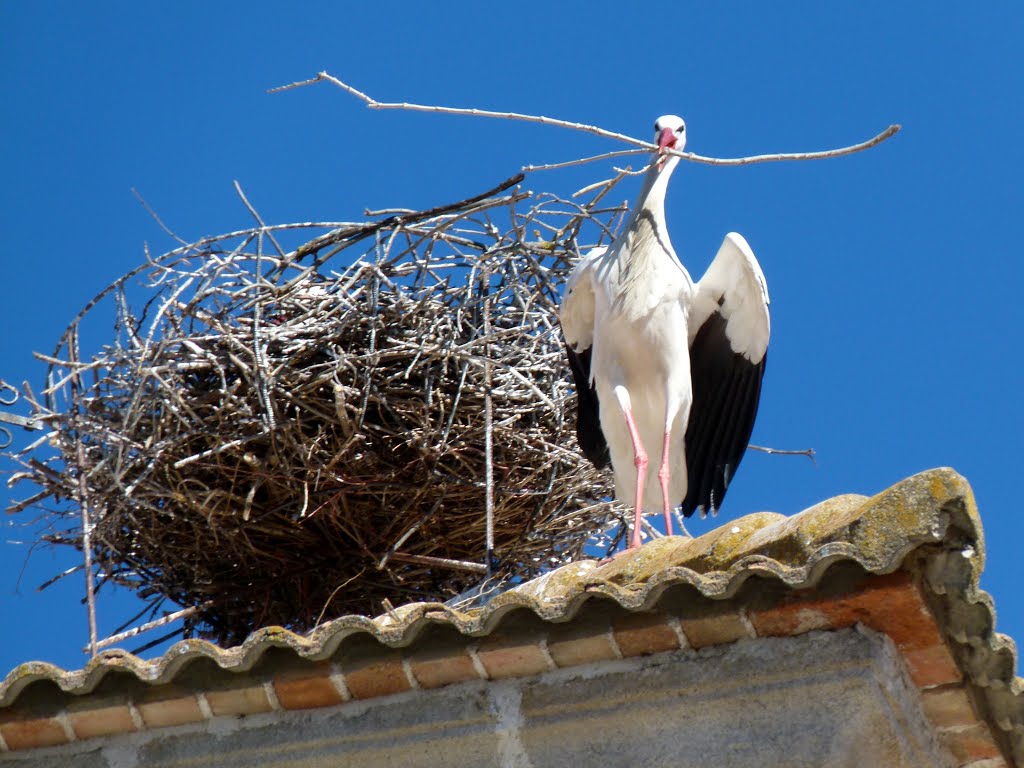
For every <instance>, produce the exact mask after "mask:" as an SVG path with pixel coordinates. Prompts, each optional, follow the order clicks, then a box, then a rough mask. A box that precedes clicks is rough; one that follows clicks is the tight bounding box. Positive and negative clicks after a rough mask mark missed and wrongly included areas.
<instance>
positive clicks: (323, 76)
mask: <svg viewBox="0 0 1024 768" xmlns="http://www.w3.org/2000/svg"><path fill="white" fill-rule="evenodd" d="M325 81H326V82H329V83H333V84H334V85H336V86H338V87H339V88H341V89H342V90H344V91H346V92H347V93H350V94H352V95H353V96H355V97H356V98H358V99H360V100H361V101H363V102H364V103H365V104H366V106H367V107H369V108H370V109H404V110H409V111H413V112H434V113H441V114H446V115H470V116H473V117H493V118H498V119H503V120H522V121H525V122H530V123H540V124H542V125H556V126H558V127H560V128H570V129H572V130H575V131H583V132H585V133H593V134H595V135H597V136H602V137H604V138H607V139H615V140H616V141H623V142H625V143H627V144H633V145H634V146H637V147H641V148H642V149H643V150H646V151H650V152H654V151H657V150H658V147H657V145H655V144H652V143H651V142H649V141H642V140H640V139H634V138H633V137H632V136H627V135H626V134H623V133H616V132H614V131H608V130H605V129H604V128H599V127H598V126H596V125H585V124H583V123H575V122H572V121H571V120H561V119H559V118H554V117H547V116H545V115H526V114H522V113H519V112H495V111H492V110H487V109H467V108H464V107H444V106H438V105H433V104H413V103H409V102H385V101H377V100H376V99H374V98H373V97H372V96H369V95H367V94H365V93H363V92H362V91H360V90H358V89H357V88H354V87H352V86H351V85H349V84H348V83H344V82H342V81H341V80H339V79H338V78H336V77H334V76H333V75H330V74H328V73H327V72H320V73H319V74H317V76H316V77H314V78H311V79H309V80H303V81H301V82H295V83H289V84H288V85H282V86H280V87H278V88H271V89H270V90H269V91H268V93H278V92H280V91H287V90H290V89H292V88H301V87H302V86H306V85H313V84H314V83H319V82H325ZM900 128H901V126H900V125H898V124H895V125H890V126H889V127H888V128H886V129H885V130H884V131H882V132H881V133H879V134H878V135H877V136H874V137H872V138H870V139H868V140H867V141H862V142H861V143H859V144H853V145H851V146H848V147H839V148H836V149H827V150H822V151H820V152H783V153H776V154H768V155H753V156H751V157H735V158H717V157H705V156H703V155H697V154H694V153H692V152H676V151H672V150H669V154H673V155H677V156H679V157H681V158H683V159H684V160H691V161H693V162H695V163H706V164H708V165H750V164H751V163H766V162H770V161H776V160H820V159H823V158H828V157H841V156H842V155H850V154H853V153H854V152H861V151H863V150H865V149H870V148H871V147H874V146H875V145H877V144H880V143H882V142H883V141H885V140H886V139H888V138H889V137H891V136H895V135H896V134H897V133H898V132H899V130H900ZM632 151H635V150H632ZM630 153H631V151H625V152H622V153H621V154H630ZM615 155H616V153H608V154H607V155H596V156H594V157H589V158H583V159H581V160H568V161H566V162H564V163H552V164H549V165H540V166H532V165H527V166H524V167H523V172H524V173H528V172H530V171H535V170H549V169H553V168H565V167H568V166H571V165H579V164H581V163H589V162H592V161H594V160H600V159H603V158H604V157H612V156H615Z"/></svg>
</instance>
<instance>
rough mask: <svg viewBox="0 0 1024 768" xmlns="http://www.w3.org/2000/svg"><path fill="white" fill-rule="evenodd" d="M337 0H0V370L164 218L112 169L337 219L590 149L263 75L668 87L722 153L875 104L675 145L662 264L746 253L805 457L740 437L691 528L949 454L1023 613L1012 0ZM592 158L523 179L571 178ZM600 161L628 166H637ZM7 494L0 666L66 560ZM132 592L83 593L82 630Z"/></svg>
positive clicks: (52, 657)
mask: <svg viewBox="0 0 1024 768" xmlns="http://www.w3.org/2000/svg"><path fill="white" fill-rule="evenodd" d="M353 5H355V4H349V3H346V4H342V3H324V4H322V5H316V4H313V5H304V6H302V8H301V9H300V8H297V7H296V5H295V4H291V3H288V4H285V3H281V4H272V3H263V2H253V3H244V4H243V3H237V4H229V3H217V4H210V3H198V2H182V3H174V4H170V3H165V4H148V3H103V4H84V3H71V2H63V3H62V2H56V3H14V2H0V89H2V93H3V94H4V101H3V106H2V108H0V110H2V111H0V115H2V118H0V167H2V168H3V178H4V184H3V185H2V187H0V195H2V205H0V224H2V226H3V232H4V254H3V257H2V259H3V280H2V283H0V328H2V329H3V332H2V333H0V378H3V379H6V380H7V381H11V382H20V381H22V380H24V379H28V380H29V381H31V382H32V383H33V384H34V385H36V386H37V388H38V384H39V382H40V380H41V377H42V374H43V371H44V369H43V366H42V364H40V363H38V362H36V361H35V360H33V358H32V352H33V351H43V352H49V351H50V350H51V349H52V348H53V346H54V344H55V342H56V340H57V338H58V337H59V335H60V333H61V332H62V331H63V329H64V327H65V326H66V325H67V323H68V321H69V320H70V319H71V317H72V316H73V315H74V313H75V312H76V311H77V310H78V309H79V308H80V307H81V306H82V305H83V304H85V302H86V301H88V300H89V299H90V298H91V297H92V296H93V295H94V294H95V293H96V291H97V290H99V289H100V288H102V287H104V286H106V285H107V284H108V283H109V282H110V281H111V280H113V279H114V278H116V277H117V276H119V275H121V274H122V273H124V272H126V271H127V270H129V269H130V268H132V267H134V266H136V265H137V264H138V263H139V261H140V259H141V258H142V257H143V244H144V243H149V247H150V248H151V249H152V250H153V251H156V252H162V251H164V250H167V249H169V248H170V247H172V245H171V243H170V241H169V240H168V238H167V237H166V236H165V235H164V234H163V233H162V232H161V231H160V230H159V228H158V227H157V226H156V225H155V224H154V222H153V221H152V219H151V218H150V217H149V216H148V214H147V213H146V212H145V211H144V210H143V209H142V208H141V207H140V205H139V204H138V203H137V202H136V200H135V199H134V198H133V197H132V195H131V192H130V189H131V188H132V187H135V188H137V189H138V190H139V191H140V193H141V194H142V195H143V196H145V198H146V199H147V200H148V201H149V203H150V204H151V205H152V206H153V207H154V208H155V209H156V210H157V211H158V212H159V214H160V216H161V217H162V218H163V219H164V221H166V222H167V223H168V224H169V225H170V226H171V227H172V228H174V229H175V230H177V231H178V232H179V233H180V234H181V235H182V236H184V237H186V238H187V239H195V238H197V237H199V236H202V235H205V234H214V233H219V232H226V231H229V230H232V229H237V228H239V227H243V226H248V225H249V223H250V218H249V214H248V213H247V212H246V210H245V209H244V208H243V207H242V205H241V203H240V202H239V201H238V199H237V197H236V196H235V194H234V191H233V189H232V186H231V184H232V180H235V179H237V180H239V181H240V182H241V184H242V185H243V186H244V188H245V190H246V192H247V194H248V197H249V199H250V200H251V201H252V202H253V204H254V205H255V206H256V207H257V208H258V209H259V210H260V212H261V213H262V215H263V217H264V218H265V219H266V220H268V221H270V222H274V223H283V222H289V221H308V220H346V219H358V218H359V217H360V216H361V214H362V211H363V209H364V208H367V207H369V208H382V207H409V208H424V207H429V206H432V205H436V204H440V203H445V202H449V201H453V200H457V199H461V198H464V197H466V196H469V195H471V194H474V193H477V192H479V191H482V190H484V189H486V188H489V187H491V186H493V185H494V184H495V183H496V182H497V181H500V180H501V179H504V178H506V177H507V176H510V175H511V174H512V173H514V172H515V171H517V170H518V169H519V167H520V166H522V165H525V164H529V163H544V162H553V161H558V160H565V159H571V158H573V157H578V156H582V155H586V154H593V153H596V152H600V151H603V150H605V149H609V150H610V149H615V148H618V147H617V146H616V145H614V144H611V143H609V142H607V141H603V140H599V139H597V138H595V137H592V136H587V135H583V134H578V133H574V132H570V131H566V130H562V129H557V128H548V127H543V126H538V125H527V124H523V123H503V122H499V121H491V120H481V119H473V118H467V117H451V116H437V115H423V114H413V113H408V112H374V111H370V110H367V109H365V108H363V107H362V106H361V104H359V103H358V102H356V101H355V100H354V99H352V98H350V97H348V96H347V95H345V94H344V93H342V92H341V91H338V90H336V89H333V88H332V87H330V86H327V85H322V86H317V87H315V88H306V89H301V90H296V91H290V92H287V93H282V94H277V95H268V94H266V92H265V91H266V89H267V88H270V87H273V86H276V85H279V84H283V83H287V82H291V81H294V80H299V79H304V78H306V77H309V76H312V75H314V74H315V73H316V72H317V71H319V70H321V69H327V70H329V71H330V72H332V73H333V74H335V75H337V76H339V77H341V78H343V79H346V80H348V81H349V82H351V83H352V84H354V85H356V86H357V87H359V88H361V89H363V90H365V91H367V92H369V93H371V94H372V95H374V96H376V97H378V98H380V99H382V100H396V101H401V100H408V101H418V102H426V103H431V102H432V103H443V104H450V105H458V106H475V107H479V108H490V109H499V110H513V111H520V112H529V113H540V114H547V115H552V116H558V117H562V118H566V119H570V120H579V121H581V122H586V123H594V124H598V125H601V126H603V127H605V128H608V129H610V130H614V131H621V132H624V133H629V134H632V135H634V136H638V137H639V138H648V134H649V133H650V127H651V125H652V123H653V121H654V118H655V117H657V116H658V115H661V114H663V113H669V112H674V113H678V114H681V115H683V116H684V117H685V118H686V120H687V133H688V136H689V145H688V149H691V150H693V151H695V152H699V153H701V154H705V155H717V156H726V157H728V156H736V155H744V154H757V153H764V152H772V151H799V150H812V149H823V148H829V147H832V146H839V145H845V144H850V143H854V142H857V141H860V140H862V139H865V138H868V137H869V136H871V135H874V134H875V133H877V132H878V131H880V130H882V129H883V128H885V127H886V126H887V125H889V124H890V123H893V122H899V123H902V124H903V126H904V129H903V132H902V133H900V134H899V135H898V136H897V137H896V138H895V139H892V140H890V141H889V142H886V143H885V144H883V145H882V146H880V147H878V148H876V149H874V150H871V151H869V152H866V153H862V154H859V155H854V156H852V157H847V158H841V159H836V160H829V161H823V162H816V163H790V164H766V165H760V166H754V167H747V168H712V167H707V166H698V165H694V164H683V165H682V166H681V167H680V169H679V170H678V171H677V172H676V175H675V176H674V178H673V181H672V186H671V189H670V192H669V199H668V217H669V226H670V229H671V232H672V239H673V242H674V244H675V247H676V250H677V252H678V253H679V254H680V257H681V258H682V260H683V261H684V263H685V264H686V265H687V266H688V267H689V268H690V270H691V272H693V273H695V274H697V275H699V274H700V273H702V272H703V270H704V268H705V267H706V265H707V263H708V262H709V261H710V259H711V257H712V256H713V255H714V253H715V251H716V249H717V247H718V244H719V243H720V242H721V239H722V237H723V235H724V234H725V233H726V232H728V231H730V230H736V231H739V232H741V233H743V234H744V235H745V236H746V238H747V239H748V241H749V242H750V244H751V246H752V247H753V249H754V251H755V253H757V255H758V259H759V261H760V263H761V265H762V267H763V269H764V272H765V274H766V277H767V280H768V284H769V288H770V291H771V294H772V302H773V303H772V312H773V317H772V331H773V337H772V345H771V353H770V357H771V360H770V365H769V368H768V372H767V376H766V380H765V388H764V392H763V395H762V401H761V410H760V414H759V418H758V422H757V426H756V427H755V432H754V440H755V442H758V443H761V444H768V445H774V446H778V447H784V448H804V447H813V448H814V449H815V450H816V451H817V453H818V463H817V465H816V466H813V465H812V464H811V463H810V462H808V461H807V460H806V459H802V458H781V457H770V456H764V455H760V454H750V455H748V457H747V458H746V459H745V462H744V464H743V466H742V467H741V469H740V472H739V474H738V476H737V478H736V480H735V482H734V484H733V486H731V489H730V492H729V498H728V499H727V502H726V505H725V508H724V510H723V514H722V517H720V518H719V520H718V521H717V522H716V521H710V520H709V521H706V522H704V523H699V522H698V523H695V524H694V525H692V526H691V530H693V531H694V532H695V533H701V532H704V531H707V530H710V529H711V528H712V527H714V526H715V525H717V524H718V523H720V522H722V521H723V519H724V520H728V519H731V518H734V517H738V516H741V515H744V514H747V513H749V512H753V511H758V510H764V509H769V510H774V511H778V512H783V513H786V514H791V513H794V512H797V511H799V510H801V509H804V508H805V507H807V506H809V505H811V504H813V503H814V502H816V501H818V500H820V499H822V498H826V497H829V496H833V495H836V494H839V493H847V492H857V493H866V494H871V493H874V492H877V491H879V490H881V489H883V488H885V487H887V486H889V485H891V484H892V483H894V482H897V481H898V480H900V479H902V478H904V477H906V476H908V475H911V474H913V473H915V472H918V471H920V470H923V469H927V468H930V467H935V466H943V465H949V466H952V467H954V468H956V469H957V470H959V471H960V472H961V473H963V474H964V475H965V476H966V477H967V479H968V480H969V481H970V482H971V484H972V486H973V488H974V491H975V494H976V496H977V500H978V504H979V506H980V509H981V514H982V519H983V521H984V525H985V531H986V537H987V541H988V564H987V566H986V571H985V576H984V579H983V585H984V586H985V588H986V589H988V590H989V591H990V592H991V593H992V594H993V595H994V597H995V600H996V604H997V606H998V608H999V619H998V628H999V629H1000V630H1001V631H1004V632H1007V633H1009V634H1011V635H1013V636H1015V637H1016V638H1018V639H1024V598H1022V597H1021V593H1020V590H1019V584H1020V581H1021V577H1022V576H1024V568H1022V566H1021V560H1020V556H1019V548H1020V547H1019V542H1020V541H1021V539H1022V537H1024V517H1022V515H1021V513H1020V509H1021V493H1020V490H1019V489H1018V487H1017V483H1016V481H1017V477H1018V476H1017V475H1016V474H1015V473H1016V472H1018V471H1020V470H1019V457H1020V455H1021V445H1020V439H1021V438H1020V436H1021V433H1022V431H1024V430H1022V427H1024V406H1022V405H1021V399H1020V392H1021V390H1022V385H1024V363H1022V355H1021V353H1020V350H1019V346H1020V342H1019V339H1020V334H1021V330H1022V329H1024V308H1022V305H1021V298H1020V296H1021V291H1020V284H1021V272H1022V269H1021V266H1022V256H1021V252H1020V248H1019V247H1018V246H1015V245H1014V241H1013V237H1014V233H1015V230H1016V227H1017V225H1018V223H1019V221H1020V216H1021V210H1022V203H1024V200H1022V193H1021V184H1020V173H1021V170H1022V169H1024V157H1022V150H1021V142H1020V139H1019V133H1020V126H1021V125H1022V124H1024V106H1022V105H1024V102H1022V99H1021V98H1020V94H1021V93H1022V92H1024V87H1022V86H1024V83H1022V79H1024V78H1022V72H1024V66H1022V65H1024V61H1022V55H1021V53H1020V45H1019V43H1020V40H1021V39H1022V36H1024V6H1021V5H1020V4H1019V3H1013V2H1010V1H1009V0H1007V1H1005V2H996V1H993V2H987V3H976V4H973V5H971V6H970V7H969V9H968V8H967V7H965V6H963V5H955V4H938V3H925V2H907V3H889V2H859V3H856V4H840V3H821V4H810V3H770V4H769V3H757V4H755V3H739V2H726V3H715V4H711V3H674V4H667V3H666V4H662V5H660V6H659V5H658V4H654V5H651V4H643V5H642V6H634V7H642V8H643V12H642V13H638V12H637V11H633V10H630V6H629V5H627V4H624V3H607V2H594V1H593V0H592V1H591V2H587V3H558V4H556V3H534V2H520V3H516V4H514V5H496V4H489V3H439V4H433V5H430V6H428V5H427V4H422V3H418V4H413V3H399V4H389V5H387V6H383V5H380V4H358V5H360V6H362V7H361V8H359V9H353V8H352V6H353ZM367 8H370V9H369V10H367ZM606 171H607V169H606V168H601V167H595V166H590V167H586V168H582V169H572V170H568V171H564V172H549V173H545V174H537V175H534V176H532V177H531V178H530V179H529V180H528V182H527V184H528V186H529V187H530V188H532V189H548V190H551V191H556V192H562V193H567V192H572V191H573V190H575V189H578V188H579V187H581V186H583V185H584V184H586V183H589V182H591V181H595V180H597V179H600V178H604V175H606ZM619 189H620V190H621V191H620V192H619V194H620V196H623V197H625V196H629V197H632V195H634V194H635V192H636V184H635V182H634V183H633V184H632V186H628V187H626V188H623V187H620V188H619ZM96 343H99V340H96ZM17 439H18V440H22V441H24V440H25V437H24V436H23V435H18V436H17ZM28 492H29V491H28V490H27V489H25V488H23V487H22V488H16V489H15V491H14V496H15V497H16V498H22V497H24V496H25V495H27V494H28ZM8 498H9V492H8V491H7V490H6V488H3V489H0V502H2V505H3V506H6V503H7V501H8ZM27 517H28V516H27V515H21V516H19V517H17V518H14V519H6V520H4V521H3V523H4V527H3V529H2V534H3V535H2V536H0V617H3V619H4V621H5V622H6V623H5V626H6V627H7V628H8V629H7V631H5V632H4V633H3V641H2V643H3V644H2V645H0V676H2V675H3V674H5V673H6V671H7V670H9V669H10V668H11V667H13V666H14V665H16V664H18V663H20V662H22V661H26V660H29V659H44V660H48V661H53V662H56V663H59V664H61V665H63V666H66V667H70V668H75V667H79V666H81V665H82V664H83V663H84V662H85V660H86V659H85V657H84V656H83V655H82V653H81V651H80V649H81V647H82V645H84V643H85V640H86V618H85V611H84V608H83V607H82V606H81V604H80V600H81V597H82V595H83V594H84V589H83V586H82V583H81V579H80V578H79V577H77V576H76V577H72V578H69V579H66V580H64V581H63V582H61V583H59V584H57V585H56V586H54V587H52V588H50V589H48V590H46V591H45V592H42V593H39V592H37V591H36V589H35V588H36V586H37V585H38V584H40V583H41V582H43V581H44V580H46V579H47V578H49V577H51V576H52V575H54V574H55V573H56V572H57V571H59V570H62V569H63V568H66V567H69V566H70V565H72V564H74V562H76V559H75V558H74V557H73V556H72V554H73V553H69V552H54V551H48V550H45V549H38V548H37V549H36V550H35V551H33V552H31V556H30V546H29V543H30V541H28V540H27V539H28V536H29V535H30V534H29V531H27V530H26V529H25V528H23V527H21V526H19V523H21V522H24V521H25V520H26V519H27ZM17 542H27V543H17ZM136 605H137V603H136V601H135V600H134V598H132V597H131V596H130V595H126V594H123V593H122V594H116V595H110V596H106V598H105V599H101V600H100V607H99V619H100V632H101V635H102V634H105V633H107V632H109V631H111V630H112V629H113V627H114V626H116V625H117V624H119V623H120V622H121V621H122V620H124V619H126V618H127V617H128V616H130V615H131V614H132V613H134V612H135V606H136Z"/></svg>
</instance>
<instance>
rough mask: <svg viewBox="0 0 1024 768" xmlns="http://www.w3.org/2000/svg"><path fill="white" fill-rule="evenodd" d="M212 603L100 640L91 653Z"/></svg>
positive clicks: (193, 607) (193, 614)
mask: <svg viewBox="0 0 1024 768" xmlns="http://www.w3.org/2000/svg"><path fill="white" fill-rule="evenodd" d="M214 602H215V601H213V600H207V601H206V602H205V603H203V604H202V605H193V606H192V607H191V608H183V609H182V610H180V611H175V612H174V613H169V614H167V615H166V616H164V617H163V618H161V619H156V620H154V621H150V622H147V623H145V624H142V625H140V626H138V627H135V628H134V629H129V630H126V631H124V632H118V633H117V634H116V635H111V636H110V637H108V638H105V639H104V640H100V641H99V642H98V643H96V650H94V651H93V655H94V656H95V655H96V651H98V650H99V649H100V648H107V647H109V646H111V645H114V644H115V643H119V642H121V641H122V640H127V639H128V638H130V637H135V636H136V635H141V634H142V633H143V632H148V631H149V630H151V629H157V628H158V627H162V626H164V625H166V624H170V623H171V622H172V621H177V620H178V619H187V618H190V617H192V616H195V615H196V614H197V613H199V612H201V611H205V610H206V609H207V608H209V607H210V606H211V605H213V604H214ZM82 651H83V652H86V651H88V648H83V649H82Z"/></svg>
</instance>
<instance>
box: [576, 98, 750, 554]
mask: <svg viewBox="0 0 1024 768" xmlns="http://www.w3.org/2000/svg"><path fill="white" fill-rule="evenodd" d="M654 129H655V136H656V141H657V144H658V147H659V155H660V156H659V157H658V158H657V159H656V161H655V162H654V163H653V164H652V165H651V167H650V169H649V170H648V172H647V174H646V176H645V177H644V182H643V188H642V190H641V192H640V198H639V200H638V201H637V204H636V206H635V207H634V209H633V211H632V213H631V214H630V217H629V219H628V220H627V221H626V224H625V227H624V229H623V231H622V233H621V234H620V235H619V237H617V238H616V239H615V241H614V242H613V243H612V244H611V246H610V247H609V248H607V249H604V248H601V249H595V250H593V251H591V252H590V253H588V254H587V255H586V256H585V257H584V258H583V259H582V260H581V261H580V262H579V263H578V264H577V265H576V268H575V269H574V270H573V272H572V274H571V275H570V276H569V281H568V284H567V286H566V291H565V296H564V298H563V300H562V307H561V312H560V319H561V323H562V332H563V334H564V335H565V341H566V350H567V353H568V356H569V364H570V367H571V368H572V372H573V378H574V381H575V383H576V392H577V396H578V421H577V428H576V432H577V436H578V438H579V441H580V446H581V447H582V449H583V452H584V453H585V454H586V456H587V458H589V459H590V460H591V461H592V462H593V463H594V464H595V466H597V467H598V468H600V467H603V466H606V465H607V464H608V462H609V461H611V464H612V468H613V469H614V472H615V495H616V496H617V497H618V498H619V499H621V500H627V499H629V500H631V501H633V503H634V506H635V516H634V526H633V536H632V540H631V542H630V545H629V546H630V548H631V549H632V548H634V547H638V546H640V517H641V514H642V510H643V508H644V507H645V506H646V507H649V508H654V507H657V506H658V505H661V507H662V509H663V511H664V514H665V527H666V532H667V533H669V534H671V532H672V518H671V514H670V513H671V509H672V507H673V506H675V505H677V504H680V503H681V504H682V509H683V514H684V515H685V516H687V517H689V516H690V515H692V514H693V513H694V511H696V510H697V509H700V510H701V512H702V514H703V513H706V512H709V511H710V512H712V513H715V512H717V511H718V508H719V506H721V503H722V499H723V498H724V496H725V491H726V489H727V488H728V486H729V483H730V481H731V480H732V477H733V475H734V474H735V472H736V467H737V466H738V465H739V462H740V460H741V459H742V458H743V453H744V451H745V450H746V447H747V441H748V440H749V439H750V433H751V431H752V430H753V427H754V417H755V416H756V414H757V405H758V400H759V399H760V394H761V379H762V377H763V375H764V368H765V361H766V357H767V351H768V337H769V333H770V322H769V318H768V287H767V285H766V283H765V280H764V275H763V274H762V272H761V268H760V266H759V265H758V263H757V260H756V259H755V258H754V254H753V252H752V251H751V250H750V246H749V245H747V241H746V240H744V239H743V237H742V236H740V235H738V234H736V233H735V232H730V233H729V234H728V235H726V236H725V240H724V241H723V242H722V246H721V248H719V250H718V255H717V256H715V259H714V261H713V262H712V263H711V266H709V267H708V270H707V272H706V273H705V274H704V277H703V278H701V280H700V282H698V283H696V284H694V282H693V280H692V279H691V278H690V275H689V273H688V272H687V271H686V270H685V269H684V268H683V266H682V264H680V263H679V260H678V259H677V258H676V254H675V251H674V250H673V249H672V243H671V242H670V241H669V237H668V230H667V228H666V225H665V191H666V188H667V186H668V180H669V177H670V176H671V175H672V171H673V170H674V169H675V166H676V164H677V163H678V162H679V158H678V157H677V156H673V155H669V154H667V153H666V150H668V149H675V150H682V149H683V146H684V145H685V142H686V126H685V124H684V123H683V121H682V119H680V118H678V117H676V116H674V115H666V116H664V117H661V118H658V121H657V122H656V123H655V124H654ZM648 447H649V448H650V449H651V450H652V455H653V457H654V458H655V459H657V460H658V462H659V463H658V467H659V468H658V471H657V472H656V473H653V474H649V473H648V472H647V465H648V452H647V451H648ZM629 494H632V498H630V496H629ZM683 532H684V533H685V530H684V531H683Z"/></svg>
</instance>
